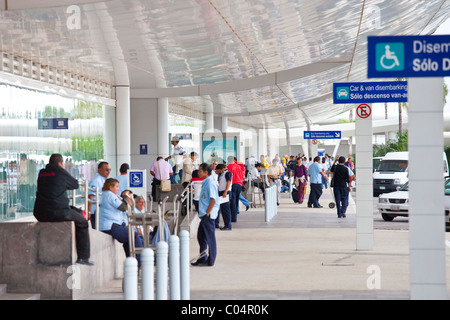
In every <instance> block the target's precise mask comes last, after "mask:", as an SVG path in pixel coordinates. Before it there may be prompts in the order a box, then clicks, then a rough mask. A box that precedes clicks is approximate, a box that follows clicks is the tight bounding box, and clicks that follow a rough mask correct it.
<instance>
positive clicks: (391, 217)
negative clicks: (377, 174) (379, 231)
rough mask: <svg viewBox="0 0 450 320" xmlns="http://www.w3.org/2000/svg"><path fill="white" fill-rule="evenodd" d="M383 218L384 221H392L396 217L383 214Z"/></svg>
mask: <svg viewBox="0 0 450 320" xmlns="http://www.w3.org/2000/svg"><path fill="white" fill-rule="evenodd" d="M381 216H382V217H383V220H384V221H392V220H394V218H395V216H392V215H390V214H386V213H382V214H381Z"/></svg>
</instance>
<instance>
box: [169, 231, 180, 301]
mask: <svg viewBox="0 0 450 320" xmlns="http://www.w3.org/2000/svg"><path fill="white" fill-rule="evenodd" d="M169 279H170V300H180V240H179V239H178V236H176V235H171V236H170V238H169Z"/></svg>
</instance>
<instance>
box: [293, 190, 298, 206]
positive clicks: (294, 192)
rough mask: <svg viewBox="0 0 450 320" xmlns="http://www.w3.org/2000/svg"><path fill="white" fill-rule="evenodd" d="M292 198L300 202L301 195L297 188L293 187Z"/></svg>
mask: <svg viewBox="0 0 450 320" xmlns="http://www.w3.org/2000/svg"><path fill="white" fill-rule="evenodd" d="M292 200H294V203H299V202H300V197H299V195H298V191H297V189H292Z"/></svg>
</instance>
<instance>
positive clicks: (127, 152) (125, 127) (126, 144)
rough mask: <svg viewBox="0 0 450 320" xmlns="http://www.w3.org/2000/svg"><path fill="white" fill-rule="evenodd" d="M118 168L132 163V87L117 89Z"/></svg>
mask: <svg viewBox="0 0 450 320" xmlns="http://www.w3.org/2000/svg"><path fill="white" fill-rule="evenodd" d="M116 145H117V166H118V167H120V165H121V164H122V163H128V164H130V162H131V124H130V87H129V86H118V87H116Z"/></svg>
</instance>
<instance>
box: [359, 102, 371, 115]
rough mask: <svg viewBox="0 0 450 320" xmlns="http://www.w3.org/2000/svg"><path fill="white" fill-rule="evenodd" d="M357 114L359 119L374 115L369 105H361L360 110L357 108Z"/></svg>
mask: <svg viewBox="0 0 450 320" xmlns="http://www.w3.org/2000/svg"><path fill="white" fill-rule="evenodd" d="M356 114H357V116H358V117H359V118H361V119H366V118H368V117H370V115H371V114H372V108H371V107H370V106H369V105H368V104H365V103H363V104H360V105H359V106H358V108H356Z"/></svg>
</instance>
